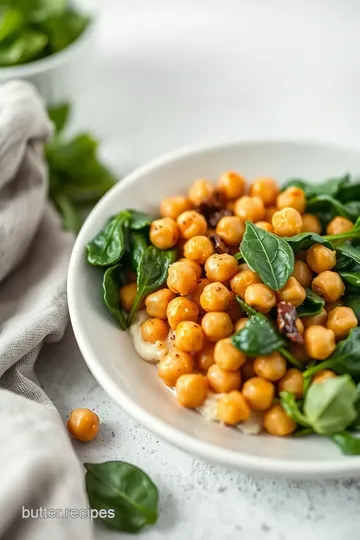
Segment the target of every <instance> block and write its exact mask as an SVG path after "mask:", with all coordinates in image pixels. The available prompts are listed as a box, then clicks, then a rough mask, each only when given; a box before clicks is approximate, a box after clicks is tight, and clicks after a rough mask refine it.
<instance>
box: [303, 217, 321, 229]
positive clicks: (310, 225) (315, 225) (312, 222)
mask: <svg viewBox="0 0 360 540" xmlns="http://www.w3.org/2000/svg"><path fill="white" fill-rule="evenodd" d="M321 229H322V227H321V223H320V220H319V218H317V217H316V216H314V215H313V214H304V215H303V216H302V231H301V232H313V233H317V234H321Z"/></svg>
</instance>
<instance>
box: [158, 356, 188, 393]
mask: <svg viewBox="0 0 360 540" xmlns="http://www.w3.org/2000/svg"><path fill="white" fill-rule="evenodd" d="M193 365H194V361H193V357H192V356H191V354H189V353H187V352H182V351H177V350H176V349H174V350H173V351H170V352H169V353H168V354H167V355H166V356H165V357H164V358H162V360H160V362H159V365H158V376H159V377H160V379H162V381H163V382H164V383H165V384H166V386H175V384H176V381H177V380H178V378H179V377H180V376H181V375H186V374H188V373H192V371H193Z"/></svg>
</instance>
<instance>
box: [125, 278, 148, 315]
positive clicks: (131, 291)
mask: <svg viewBox="0 0 360 540" xmlns="http://www.w3.org/2000/svg"><path fill="white" fill-rule="evenodd" d="M136 293H137V285H136V283H128V284H127V285H124V286H123V287H120V290H119V299H120V305H121V307H122V308H124V309H125V311H130V310H131V308H132V305H133V303H134V300H135V297H136ZM143 307H144V303H143V302H142V305H141V306H139V309H141V308H143Z"/></svg>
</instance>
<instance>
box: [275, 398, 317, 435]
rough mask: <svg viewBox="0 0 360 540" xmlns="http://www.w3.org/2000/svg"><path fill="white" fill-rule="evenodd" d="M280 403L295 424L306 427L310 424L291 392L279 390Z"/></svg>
mask: <svg viewBox="0 0 360 540" xmlns="http://www.w3.org/2000/svg"><path fill="white" fill-rule="evenodd" d="M280 404H281V406H282V408H283V409H284V411H285V412H286V414H287V415H288V416H290V418H292V419H293V420H294V421H295V422H296V423H297V424H299V425H300V426H303V427H305V428H308V427H309V426H310V424H309V422H308V421H307V419H306V417H305V416H304V415H303V413H302V412H301V410H300V406H299V403H298V402H297V401H296V399H295V396H294V394H293V393H292V392H280Z"/></svg>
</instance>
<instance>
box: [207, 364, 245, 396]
mask: <svg viewBox="0 0 360 540" xmlns="http://www.w3.org/2000/svg"><path fill="white" fill-rule="evenodd" d="M207 379H208V383H209V386H210V388H211V389H212V390H213V391H214V392H216V393H217V394H222V393H223V392H231V390H238V389H239V388H240V386H241V375H240V370H237V371H227V370H225V369H222V368H221V367H220V366H218V365H217V364H213V365H212V366H210V367H209V370H208V372H207Z"/></svg>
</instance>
